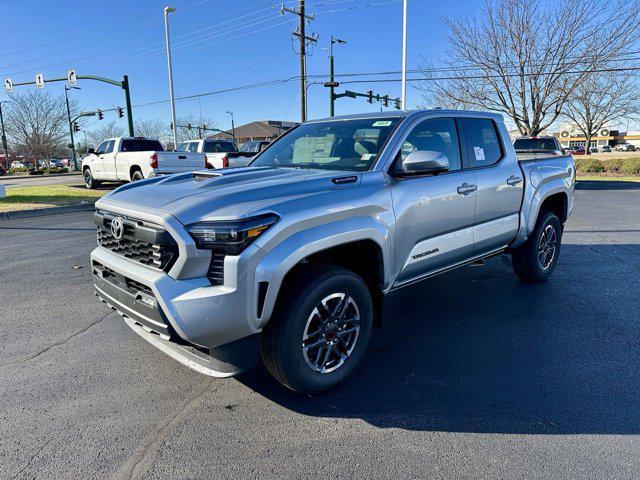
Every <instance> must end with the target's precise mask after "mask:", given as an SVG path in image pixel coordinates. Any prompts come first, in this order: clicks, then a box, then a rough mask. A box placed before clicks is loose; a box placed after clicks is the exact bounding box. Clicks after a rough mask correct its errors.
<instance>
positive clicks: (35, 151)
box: [5, 90, 76, 160]
mask: <svg viewBox="0 0 640 480" xmlns="http://www.w3.org/2000/svg"><path fill="white" fill-rule="evenodd" d="M10 99H11V101H10V102H9V103H8V108H7V112H6V117H5V128H6V132H7V137H8V140H9V143H10V145H12V147H13V148H12V150H14V152H15V153H17V154H21V155H25V156H27V157H29V158H32V159H45V160H49V159H51V158H54V157H57V156H62V155H65V154H66V153H68V151H69V150H68V147H67V145H68V143H69V138H68V136H69V124H68V119H67V107H66V104H65V99H64V96H63V95H59V96H56V95H54V94H53V93H51V92H42V91H39V90H28V91H26V92H24V93H15V94H11V95H10ZM71 105H72V110H73V111H75V110H76V105H75V103H73V102H72V104H71Z"/></svg>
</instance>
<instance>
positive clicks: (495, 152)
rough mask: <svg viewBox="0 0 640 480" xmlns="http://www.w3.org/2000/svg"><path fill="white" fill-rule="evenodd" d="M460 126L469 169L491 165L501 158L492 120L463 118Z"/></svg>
mask: <svg viewBox="0 0 640 480" xmlns="http://www.w3.org/2000/svg"><path fill="white" fill-rule="evenodd" d="M462 125H463V129H464V135H465V140H466V142H467V151H468V155H469V164H470V167H471V168H477V167H486V166H489V165H493V164H494V163H497V162H498V161H499V160H500V159H501V158H502V146H501V145H500V140H499V138H498V132H497V131H496V125H495V123H494V122H493V120H489V119H488V118H463V119H462Z"/></svg>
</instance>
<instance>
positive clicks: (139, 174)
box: [131, 170, 144, 182]
mask: <svg viewBox="0 0 640 480" xmlns="http://www.w3.org/2000/svg"><path fill="white" fill-rule="evenodd" d="M138 180H144V175H142V172H141V171H140V170H135V171H134V172H133V173H132V174H131V181H132V182H137V181H138Z"/></svg>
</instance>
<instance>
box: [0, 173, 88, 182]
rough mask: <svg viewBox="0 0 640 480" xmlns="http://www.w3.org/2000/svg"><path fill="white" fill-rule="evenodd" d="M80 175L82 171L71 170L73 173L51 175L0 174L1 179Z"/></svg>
mask: <svg viewBox="0 0 640 480" xmlns="http://www.w3.org/2000/svg"><path fill="white" fill-rule="evenodd" d="M79 175H80V172H71V173H53V174H50V175H46V174H45V175H0V180H11V181H13V180H24V179H27V178H31V179H34V178H54V177H77V176H79Z"/></svg>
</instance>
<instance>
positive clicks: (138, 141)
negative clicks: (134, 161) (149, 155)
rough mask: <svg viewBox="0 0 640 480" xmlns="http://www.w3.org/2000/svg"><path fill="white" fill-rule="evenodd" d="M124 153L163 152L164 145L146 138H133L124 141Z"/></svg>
mask: <svg viewBox="0 0 640 480" xmlns="http://www.w3.org/2000/svg"><path fill="white" fill-rule="evenodd" d="M121 150H122V151H123V152H162V151H164V148H162V144H161V143H160V142H159V141H158V140H146V139H144V138H131V139H127V140H122V149H121Z"/></svg>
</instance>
